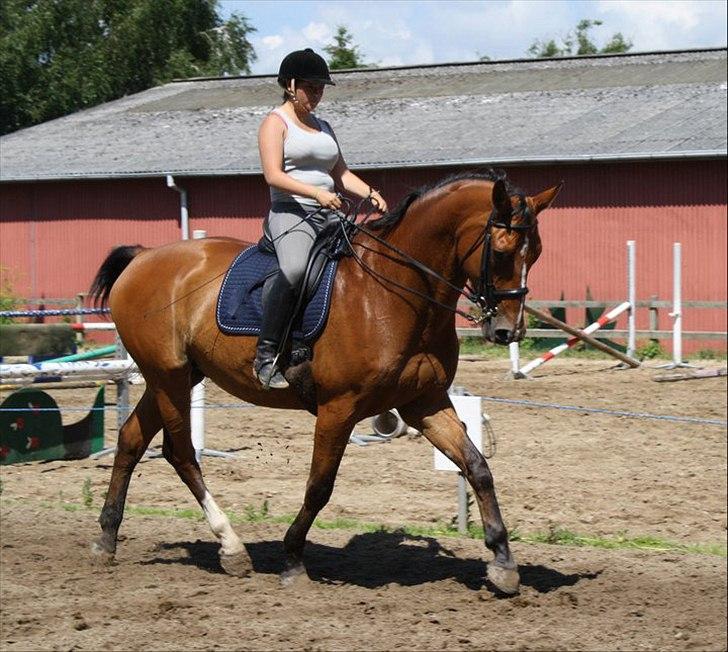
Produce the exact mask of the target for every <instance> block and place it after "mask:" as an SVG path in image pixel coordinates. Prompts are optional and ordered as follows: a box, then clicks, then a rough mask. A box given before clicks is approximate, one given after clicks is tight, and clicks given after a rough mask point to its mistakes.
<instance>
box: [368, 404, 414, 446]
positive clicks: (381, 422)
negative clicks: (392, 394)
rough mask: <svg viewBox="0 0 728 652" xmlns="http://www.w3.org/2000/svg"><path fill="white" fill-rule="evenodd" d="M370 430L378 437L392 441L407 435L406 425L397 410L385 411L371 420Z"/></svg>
mask: <svg viewBox="0 0 728 652" xmlns="http://www.w3.org/2000/svg"><path fill="white" fill-rule="evenodd" d="M372 430H374V433H375V434H377V435H379V436H380V437H386V438H387V439H393V438H394V437H400V436H401V435H404V434H406V433H407V424H406V423H405V422H404V421H403V420H402V417H400V416H399V413H398V412H397V410H387V412H382V413H381V414H378V415H377V416H375V417H374V418H373V419H372Z"/></svg>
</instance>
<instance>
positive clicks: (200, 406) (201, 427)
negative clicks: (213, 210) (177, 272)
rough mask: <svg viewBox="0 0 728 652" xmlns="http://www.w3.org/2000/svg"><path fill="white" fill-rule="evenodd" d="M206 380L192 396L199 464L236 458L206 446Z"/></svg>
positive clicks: (198, 235) (201, 234)
mask: <svg viewBox="0 0 728 652" xmlns="http://www.w3.org/2000/svg"><path fill="white" fill-rule="evenodd" d="M205 237H207V232H206V231H202V230H194V231H193V232H192V239H193V240H202V239H203V238H205ZM205 381H206V379H204V378H203V379H202V380H201V381H200V382H199V383H197V385H195V386H194V387H193V388H192V394H191V398H190V429H191V430H192V446H193V447H194V449H195V459H196V460H197V463H198V464H199V463H200V462H201V461H202V456H203V455H204V456H206V457H227V458H230V459H235V457H236V456H235V454H234V453H226V452H224V451H216V450H211V449H209V448H205Z"/></svg>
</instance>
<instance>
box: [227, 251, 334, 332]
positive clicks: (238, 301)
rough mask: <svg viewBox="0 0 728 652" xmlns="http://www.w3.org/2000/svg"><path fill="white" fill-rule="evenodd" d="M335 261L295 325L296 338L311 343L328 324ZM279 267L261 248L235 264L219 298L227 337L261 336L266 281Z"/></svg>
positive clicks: (324, 273) (330, 264)
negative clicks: (264, 283) (264, 282)
mask: <svg viewBox="0 0 728 652" xmlns="http://www.w3.org/2000/svg"><path fill="white" fill-rule="evenodd" d="M336 265H337V261H336V260H329V261H328V262H327V263H326V265H325V267H324V271H323V274H322V277H321V282H320V283H319V285H318V287H317V288H316V291H315V293H314V295H313V296H312V297H311V298H310V300H309V301H308V303H307V304H306V306H305V308H304V310H303V315H300V316H299V317H298V318H297V319H296V321H295V322H294V324H293V338H294V339H296V340H303V341H311V340H313V339H315V338H316V337H317V336H318V335H319V333H320V332H321V330H322V329H323V327H324V324H326V317H327V315H328V312H329V304H330V302H331V293H332V290H333V287H334V275H335V273H336ZM277 267H278V261H277V260H276V257H275V256H274V255H273V254H267V253H263V252H261V251H260V249H258V245H253V246H251V247H248V248H247V249H245V250H244V251H242V252H241V253H240V254H238V256H237V257H236V258H235V260H234V261H233V264H232V265H231V266H230V269H229V270H228V271H227V274H226V275H225V280H224V281H223V282H222V288H221V289H220V294H219V296H218V298H217V310H216V315H217V325H218V327H219V328H220V330H221V331H222V332H223V333H226V334H228V335H260V323H261V318H262V316H263V306H262V299H263V281H264V280H265V278H266V277H267V276H268V275H269V274H271V273H272V272H274V270H275V269H277Z"/></svg>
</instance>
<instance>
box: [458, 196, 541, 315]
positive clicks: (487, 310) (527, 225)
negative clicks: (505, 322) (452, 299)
mask: <svg viewBox="0 0 728 652" xmlns="http://www.w3.org/2000/svg"><path fill="white" fill-rule="evenodd" d="M518 198H519V204H520V205H519V210H518V212H517V213H516V216H518V215H521V216H522V217H523V223H522V224H513V223H512V222H513V217H514V215H513V213H510V214H509V215H508V218H507V221H503V222H501V221H499V220H498V217H499V216H498V212H497V211H496V209H495V207H494V208H493V209H492V210H491V212H490V216H489V217H488V221H487V222H486V224H485V228H484V229H483V233H482V234H481V235H480V236H479V237H478V238H477V239H476V240H475V242H474V243H473V245H471V247H470V249H469V250H468V252H467V253H466V254H465V256H464V257H463V261H465V260H467V259H468V258H469V257H470V255H471V254H472V253H473V252H474V251H475V250H476V249H477V248H478V246H479V245H480V243H481V242H482V243H483V252H482V254H481V257H480V276H479V277H478V282H477V284H476V286H475V288H470V287H468V286H467V285H466V289H467V290H468V291H469V293H470V296H468V299H469V300H470V301H472V302H473V303H475V304H476V305H477V306H478V307H479V308H480V309H481V311H482V316H481V317H480V319H479V320H476V323H482V322H484V321H487V320H490V319H492V318H493V317H495V315H496V313H497V312H498V304H499V303H500V302H501V301H506V300H512V299H520V300H521V306H520V310H519V316H518V319H517V320H516V324H517V323H519V322H520V318H521V315H522V312H523V310H524V309H525V306H524V304H525V302H526V295H527V294H528V287H527V286H526V277H527V272H528V269H527V267H526V252H527V251H528V244H529V243H528V233H529V232H530V231H531V230H532V229H533V228H534V227H535V226H536V222H535V221H534V220H533V215H532V213H531V210H530V208H529V207H528V202H526V197H525V196H524V195H521V194H519V195H518ZM493 229H505V230H506V231H507V232H508V233H510V232H511V231H517V232H521V233H525V234H526V235H525V237H524V241H523V245H522V247H521V251H520V253H521V258H522V259H523V263H522V265H521V285H520V287H517V288H513V289H510V290H498V289H497V288H496V287H495V283H494V282H493V272H492V271H491V265H490V262H491V258H492V257H493V243H492V240H493Z"/></svg>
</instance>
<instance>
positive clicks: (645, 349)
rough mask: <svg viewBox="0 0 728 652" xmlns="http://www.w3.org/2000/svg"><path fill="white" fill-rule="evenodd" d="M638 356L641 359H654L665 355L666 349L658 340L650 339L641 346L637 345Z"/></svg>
mask: <svg viewBox="0 0 728 652" xmlns="http://www.w3.org/2000/svg"><path fill="white" fill-rule="evenodd" d="M636 353H637V357H638V358H639V359H640V360H652V359H653V358H659V357H662V356H664V355H665V350H664V349H663V348H662V346H660V343H659V342H658V341H657V340H650V341H649V342H646V343H645V344H643V345H642V346H640V347H637V351H636Z"/></svg>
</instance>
